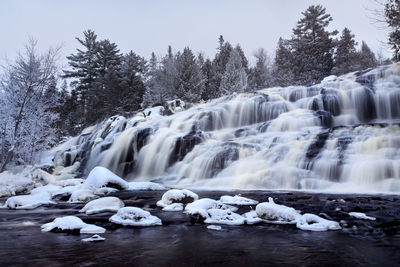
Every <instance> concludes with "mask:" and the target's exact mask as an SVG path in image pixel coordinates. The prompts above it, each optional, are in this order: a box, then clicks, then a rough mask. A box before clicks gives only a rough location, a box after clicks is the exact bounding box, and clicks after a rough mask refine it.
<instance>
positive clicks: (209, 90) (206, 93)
mask: <svg viewBox="0 0 400 267" xmlns="http://www.w3.org/2000/svg"><path fill="white" fill-rule="evenodd" d="M201 71H202V73H203V76H204V77H205V82H204V90H203V93H202V95H201V98H202V99H203V100H209V99H213V98H217V97H218V96H219V88H218V90H215V88H214V87H213V86H212V80H213V78H214V69H213V64H212V62H211V60H210V59H208V58H207V59H206V61H205V62H204V64H203V66H202V68H201Z"/></svg>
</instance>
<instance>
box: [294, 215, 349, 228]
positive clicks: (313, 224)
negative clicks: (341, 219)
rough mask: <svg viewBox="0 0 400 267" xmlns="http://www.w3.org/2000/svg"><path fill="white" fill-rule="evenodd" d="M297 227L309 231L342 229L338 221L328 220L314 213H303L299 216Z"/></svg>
mask: <svg viewBox="0 0 400 267" xmlns="http://www.w3.org/2000/svg"><path fill="white" fill-rule="evenodd" d="M296 227H297V228H299V229H301V230H307V231H328V230H340V229H342V228H341V227H340V225H339V223H338V222H335V221H330V220H326V219H324V218H321V217H319V216H317V215H314V214H309V213H306V214H303V215H302V216H301V217H299V218H297V223H296Z"/></svg>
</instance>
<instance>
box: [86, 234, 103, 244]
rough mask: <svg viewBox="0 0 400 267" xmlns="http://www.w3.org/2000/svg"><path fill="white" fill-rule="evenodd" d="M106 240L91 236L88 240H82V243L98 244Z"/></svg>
mask: <svg viewBox="0 0 400 267" xmlns="http://www.w3.org/2000/svg"><path fill="white" fill-rule="evenodd" d="M104 240H106V239H105V238H104V237H101V236H99V235H93V236H91V237H89V238H84V239H82V242H100V241H104Z"/></svg>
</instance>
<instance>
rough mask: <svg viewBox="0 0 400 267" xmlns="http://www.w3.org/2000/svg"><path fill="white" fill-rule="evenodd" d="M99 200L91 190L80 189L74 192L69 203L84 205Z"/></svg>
mask: <svg viewBox="0 0 400 267" xmlns="http://www.w3.org/2000/svg"><path fill="white" fill-rule="evenodd" d="M96 198H98V196H96V195H95V194H94V193H93V191H92V190H89V189H78V190H75V191H73V192H72V194H71V197H70V198H69V200H68V202H71V203H82V202H88V201H91V200H93V199H96Z"/></svg>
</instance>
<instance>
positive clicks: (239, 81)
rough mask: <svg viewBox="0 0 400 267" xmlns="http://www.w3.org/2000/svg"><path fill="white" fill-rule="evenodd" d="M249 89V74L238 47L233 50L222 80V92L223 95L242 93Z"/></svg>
mask: <svg viewBox="0 0 400 267" xmlns="http://www.w3.org/2000/svg"><path fill="white" fill-rule="evenodd" d="M246 89H247V74H246V71H245V69H244V67H243V65H242V58H241V56H240V52H239V51H238V50H237V49H234V50H232V52H231V54H230V57H229V61H228V63H227V65H226V70H225V73H224V75H223V77H222V80H221V86H220V92H221V93H222V94H223V95H227V94H231V93H234V92H237V93H242V92H244V91H245V90H246Z"/></svg>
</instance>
